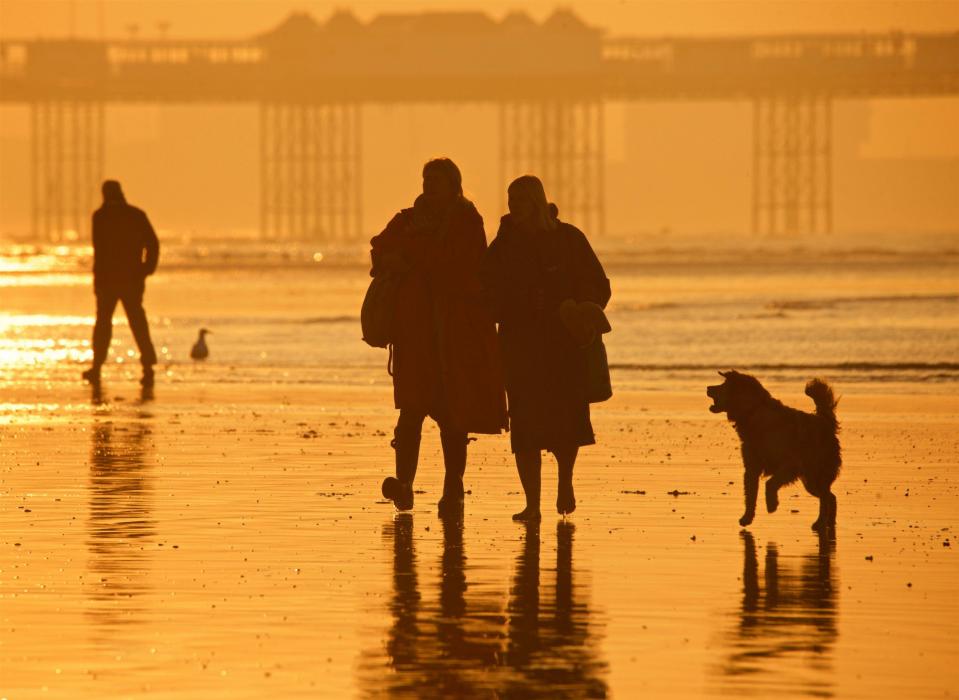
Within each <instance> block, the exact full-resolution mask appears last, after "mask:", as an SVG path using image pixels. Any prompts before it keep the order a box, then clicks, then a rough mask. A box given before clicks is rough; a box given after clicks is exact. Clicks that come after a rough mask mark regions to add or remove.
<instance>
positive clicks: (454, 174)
mask: <svg viewBox="0 0 959 700" xmlns="http://www.w3.org/2000/svg"><path fill="white" fill-rule="evenodd" d="M430 171H434V172H436V173H437V174H439V175H440V176H442V177H443V178H444V179H445V180H447V181H448V182H449V183H450V184H451V185H452V186H453V191H454V192H455V193H456V194H458V195H459V196H460V197H462V196H463V175H462V174H461V173H460V169H459V168H457V167H456V163H454V162H453V161H451V160H450V159H449V158H434V159H433V160H430V161H427V162H426V165H424V166H423V177H426V173H428V172H430Z"/></svg>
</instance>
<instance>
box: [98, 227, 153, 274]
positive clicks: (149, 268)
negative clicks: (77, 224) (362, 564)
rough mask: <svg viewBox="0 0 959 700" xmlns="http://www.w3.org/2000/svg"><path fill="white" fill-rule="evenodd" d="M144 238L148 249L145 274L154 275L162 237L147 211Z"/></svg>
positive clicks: (144, 264) (144, 243)
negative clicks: (158, 234)
mask: <svg viewBox="0 0 959 700" xmlns="http://www.w3.org/2000/svg"><path fill="white" fill-rule="evenodd" d="M143 238H144V241H143V246H144V247H145V248H146V251H147V257H146V260H145V261H144V262H143V274H144V275H152V274H153V273H154V272H156V269H157V263H158V262H160V239H159V238H157V234H156V231H154V230H153V225H152V224H150V220H149V219H148V218H147V215H146V213H144V214H143ZM94 245H95V244H94Z"/></svg>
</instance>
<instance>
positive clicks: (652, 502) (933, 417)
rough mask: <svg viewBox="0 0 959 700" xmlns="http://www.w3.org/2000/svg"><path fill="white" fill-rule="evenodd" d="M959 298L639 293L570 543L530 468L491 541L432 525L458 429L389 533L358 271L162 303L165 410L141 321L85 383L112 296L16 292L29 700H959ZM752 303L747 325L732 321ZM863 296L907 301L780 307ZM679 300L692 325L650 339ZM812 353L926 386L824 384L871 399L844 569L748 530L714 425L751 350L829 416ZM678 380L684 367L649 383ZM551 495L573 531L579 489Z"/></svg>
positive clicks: (863, 410) (945, 274)
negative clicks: (203, 330)
mask: <svg viewBox="0 0 959 700" xmlns="http://www.w3.org/2000/svg"><path fill="white" fill-rule="evenodd" d="M922 264H923V265H925V264H926V263H922ZM950 265H953V264H952V263H950V262H949V261H948V260H947V261H946V263H935V264H933V263H929V266H928V267H927V268H923V270H924V271H919V272H917V271H916V270H913V271H912V272H909V270H907V269H903V268H902V267H901V266H898V265H897V266H891V267H882V266H880V269H878V270H873V271H872V272H871V273H870V274H865V273H864V274H862V275H861V276H860V277H859V278H857V279H858V280H859V283H860V287H861V288H857V289H854V287H855V286H856V285H855V284H854V283H853V281H850V280H849V272H848V270H847V269H845V268H842V267H841V266H840V267H830V266H829V265H826V266H825V267H822V268H815V267H814V268H813V269H811V271H810V272H808V275H813V274H814V275H816V276H817V277H816V279H817V280H819V281H818V284H819V287H816V288H815V289H811V288H810V287H809V285H808V284H807V282H808V279H807V277H808V275H807V273H804V274H793V273H787V272H784V271H783V270H782V269H780V268H776V269H770V270H766V269H765V268H764V267H763V265H757V266H754V267H752V268H749V269H744V270H740V272H739V273H736V274H733V273H723V272H722V271H721V270H717V269H706V271H705V272H704V273H703V274H702V275H690V274H688V273H686V272H682V273H681V272H678V271H676V270H674V274H673V276H672V277H670V275H669V274H667V272H666V271H663V270H660V271H659V272H657V273H656V274H653V273H652V272H650V274H649V275H648V276H635V277H634V276H630V275H629V274H626V273H625V272H624V270H625V268H623V267H620V268H617V270H616V271H615V272H614V278H613V286H614V291H615V290H619V291H620V294H619V297H618V301H617V302H616V303H618V304H620V306H619V307H617V306H615V305H614V307H613V310H612V314H613V316H614V326H615V327H616V329H617V330H616V333H619V334H620V335H619V336H617V335H616V334H614V335H613V336H611V337H610V341H609V346H610V356H611V358H612V360H613V361H614V363H618V364H619V365H621V366H622V367H621V368H620V369H615V370H614V372H613V381H614V385H615V386H616V388H617V393H616V396H615V397H614V398H613V399H612V400H611V401H610V402H608V403H606V404H603V405H601V406H597V407H596V409H595V411H594V426H595V428H596V431H597V436H598V440H599V442H598V444H597V445H596V446H593V447H590V448H587V449H585V450H584V451H583V454H582V457H581V461H580V463H579V464H578V466H577V476H576V483H577V497H578V501H579V510H578V511H577V512H576V513H575V514H574V515H573V516H572V517H570V518H568V519H566V520H563V519H561V518H558V517H557V516H555V514H552V513H549V512H548V511H547V512H545V513H544V515H545V517H544V519H543V522H542V524H541V525H540V526H539V527H538V528H527V527H526V526H524V525H521V524H517V523H513V522H512V521H510V519H509V515H510V514H511V513H512V512H514V511H516V510H518V509H519V508H520V506H521V500H522V497H521V495H520V493H519V490H520V489H519V484H518V480H517V479H516V476H515V473H514V470H513V468H512V466H511V461H510V455H509V452H508V449H509V448H508V440H507V439H506V438H505V437H499V438H494V437H487V436H483V437H481V438H480V440H479V441H478V442H476V443H473V445H472V446H471V448H470V449H471V457H470V467H469V469H468V471H467V480H466V486H467V488H468V489H469V490H470V491H471V494H470V495H469V496H468V497H467V504H466V510H465V514H464V517H463V518H462V520H452V521H446V522H444V521H441V520H440V519H439V518H438V517H437V516H436V513H435V502H436V500H437V499H438V493H437V490H438V488H439V486H440V483H441V474H440V472H441V467H440V449H439V439H438V435H437V432H436V430H435V426H432V425H429V427H428V428H427V432H426V434H425V436H424V443H423V451H422V459H421V467H420V472H419V477H418V481H417V486H418V488H419V489H420V490H421V491H422V492H421V493H418V494H417V502H416V508H415V510H414V512H413V513H412V514H411V515H410V514H404V515H395V514H394V513H393V510H392V507H391V505H390V504H388V503H384V502H382V500H381V499H380V496H379V492H378V489H379V483H380V481H381V479H382V477H383V476H384V475H385V474H387V473H389V470H390V468H391V459H392V454H391V451H390V449H389V447H388V442H389V436H390V434H391V431H392V427H393V422H394V420H395V414H394V411H393V409H392V406H391V401H390V390H389V386H388V384H387V381H386V380H387V379H388V378H387V377H386V375H385V371H384V369H383V363H384V361H385V357H383V356H381V354H379V353H376V352H375V351H372V350H367V349H365V348H364V347H363V346H362V345H360V344H359V341H358V340H357V339H356V335H357V333H356V329H355V318H354V316H355V312H356V309H355V307H356V303H357V296H358V295H360V294H362V290H363V288H364V285H365V279H364V278H363V273H362V269H361V268H356V269H344V270H342V271H341V273H337V274H336V275H334V276H333V278H332V279H333V281H332V282H331V280H330V278H324V277H322V276H320V277H311V276H309V275H312V274H313V273H307V272H304V271H302V270H300V271H299V272H297V273H296V274H291V275H284V276H277V275H275V274H267V273H257V272H238V273H231V274H229V275H221V276H216V277H215V276H214V275H212V274H210V273H207V272H203V271H199V272H198V271H196V270H193V269H187V270H183V271H181V272H170V273H167V274H166V276H163V275H162V274H161V275H160V276H159V277H158V278H157V279H156V280H154V281H153V285H152V286H151V288H150V290H149V291H148V295H147V309H148V311H150V313H151V320H152V322H153V324H154V337H155V338H156V340H157V345H158V349H159V346H162V347H165V348H166V350H165V351H164V352H162V353H161V356H162V357H163V358H164V359H163V360H162V361H161V368H162V370H163V371H162V372H161V373H160V375H159V381H158V385H157V387H156V389H155V390H154V391H153V392H152V393H150V394H146V395H144V394H142V392H141V391H140V389H139V387H138V386H137V384H136V378H137V374H136V365H135V361H134V358H133V357H132V356H131V354H130V350H131V348H130V338H129V332H128V330H127V329H126V328H125V325H124V324H123V323H122V316H120V315H118V317H117V324H118V325H117V329H116V334H115V337H116V344H115V347H114V350H115V352H114V355H113V357H114V359H113V361H112V362H111V365H110V366H109V367H108V368H106V369H105V371H104V376H105V381H104V385H103V388H102V391H101V392H100V393H99V394H98V393H96V392H92V391H91V390H90V389H89V388H88V387H85V386H84V385H82V384H81V383H79V382H78V381H77V378H78V375H79V370H80V369H81V368H82V366H83V365H82V363H83V362H85V361H87V359H88V356H89V346H88V339H89V325H88V324H89V322H90V319H89V314H90V304H91V301H92V297H91V295H90V293H89V288H88V283H89V281H88V279H86V278H85V277H84V276H82V275H79V274H77V273H75V272H68V273H64V274H60V273H59V272H57V275H59V276H55V278H49V277H47V276H46V275H47V272H45V270H47V269H48V268H45V267H42V266H41V268H40V269H38V270H37V271H35V272H34V273H30V272H27V273H21V272H16V271H15V272H13V273H10V274H13V275H14V277H16V279H13V278H11V277H7V278H5V280H6V281H5V283H4V285H2V290H0V294H2V295H3V300H4V309H3V313H4V314H5V315H4V316H3V318H4V319H6V321H5V324H6V325H2V326H0V390H2V394H0V456H2V461H0V697H3V698H10V699H11V700H13V699H17V700H20V699H21V698H34V697H38V698H39V697H56V698H128V697H150V698H177V699H193V698H263V697H277V698H286V697H378V696H397V697H413V696H427V697H451V696H456V695H459V696H463V697H537V696H541V697H564V696H565V697H601V696H604V695H611V696H615V697H622V698H630V697H640V696H650V697H691V698H692V697H718V696H725V695H751V696H755V697H810V696H814V697H837V698H847V697H854V698H874V697H888V698H902V697H909V698H920V697H932V698H939V697H948V696H950V694H952V695H954V694H956V688H957V687H959V667H957V666H956V663H955V659H956V658H957V652H959V643H957V641H956V640H957V639H959V598H957V596H956V595H955V590H954V589H955V582H956V580H957V575H959V566H957V562H956V559H955V556H956V547H957V543H956V541H955V535H956V529H957V527H959V515H957V513H959V508H957V506H959V476H957V475H959V398H956V394H957V392H956V391H955V390H954V388H955V386H956V383H955V378H954V376H953V375H954V374H955V371H954V370H953V369H950V367H949V365H948V362H949V361H950V360H951V361H954V360H955V354H954V353H953V352H952V349H954V348H955V347H956V342H957V340H956V336H955V333H954V329H955V324H956V323H957V321H956V318H955V317H954V311H955V308H956V307H955V304H956V298H957V297H956V295H957V294H959V289H957V284H956V282H955V279H956V276H955V275H954V274H950V273H954V272H955V269H954V265H953V266H952V267H950ZM357 270H359V272H357ZM17 275H20V276H19V277H17ZM724 275H725V276H724ZM727 277H728V282H729V284H728V286H726V287H722V288H723V289H727V291H728V290H736V291H735V295H734V296H735V297H736V299H735V301H734V302H730V304H732V305H731V306H730V307H724V306H719V307H716V306H709V305H708V304H706V303H705V301H706V300H708V299H711V298H712V297H713V292H714V291H715V289H716V288H718V287H716V285H717V284H719V282H720V281H722V280H723V279H726V278H727ZM267 291H268V292H269V293H268V294H266V293H265V292H267ZM889 292H894V293H895V294H890V293H889ZM854 293H855V294H858V295H859V296H860V297H863V296H865V297H868V298H871V299H875V298H879V299H880V300H879V301H872V302H868V303H862V302H855V303H853V302H850V304H851V305H846V304H845V302H842V303H838V302H830V303H828V304H822V303H819V305H818V306H817V305H816V304H813V303H810V304H807V306H806V307H804V308H795V307H789V308H786V309H778V310H776V309H772V308H771V307H769V306H768V304H769V303H771V301H770V300H772V299H785V300H789V299H809V298H812V299H820V302H821V300H822V298H826V297H828V298H833V299H834V298H840V297H843V296H844V295H846V296H852V295H854ZM817 295H818V296H817ZM917 295H918V296H919V297H922V298H921V299H920V300H919V301H916V300H915V298H916V297H917ZM923 295H925V296H923ZM893 297H894V298H893ZM669 299H679V300H680V301H682V304H681V305H680V306H679V308H678V309H676V308H673V309H672V310H671V308H670V307H668V306H663V307H656V308H646V307H642V304H644V303H646V301H656V303H657V304H658V303H660V302H662V303H666V301H668V300H669ZM686 302H689V304H688V305H685V304H686ZM856 304H860V305H858V306H857V305H856ZM697 305H698V306H697ZM251 309H254V310H255V313H251V312H250V310H251ZM697 309H698V310H697ZM875 309H881V310H882V313H883V314H886V315H885V316H883V315H881V314H879V315H872V316H870V315H869V314H877V313H878V312H876V311H875ZM750 310H752V311H750ZM767 312H770V313H767ZM760 316H761V317H762V318H759V317H760ZM211 318H212V321H211ZM724 318H725V319H726V321H723V319H724ZM857 319H858V321H857ZM877 319H887V320H886V321H883V322H880V321H879V320H877ZM723 323H725V324H726V327H727V332H726V336H727V337H726V338H717V336H716V332H715V329H719V328H722V327H723ZM199 325H208V326H209V327H211V328H212V329H213V330H214V335H213V336H212V337H211V339H210V343H211V347H212V355H211V360H210V361H209V362H208V363H206V364H202V365H196V366H194V365H193V364H191V363H189V362H188V361H187V362H184V361H183V359H182V358H183V356H184V354H185V352H186V349H188V347H189V344H190V342H192V340H193V336H194V334H195V332H196V328H198V327H199ZM817 325H818V326H821V327H822V328H824V329H825V330H824V331H823V333H824V334H825V335H826V336H828V338H829V340H828V342H825V341H824V343H825V344H824V346H823V347H820V346H819V345H818V344H817V343H816V342H815V340H816V339H815V336H810V333H812V332H813V331H811V330H809V329H812V328H815V327H816V326H817ZM849 325H851V329H850V330H848V332H846V331H844V328H846V327H847V326H849ZM697 328H698V329H699V331H698V336H697ZM790 334H793V335H794V336H795V337H797V338H800V339H801V338H806V339H807V340H808V344H809V345H808V346H809V347H810V348H812V349H810V350H808V352H809V353H816V352H818V353H820V354H819V355H818V356H817V361H819V362H822V363H826V364H828V363H829V362H833V361H838V360H849V361H859V360H864V359H866V360H870V359H871V360H874V361H875V360H877V357H875V356H874V357H871V358H870V357H867V354H868V351H869V350H868V349H869V348H872V349H873V351H874V352H875V353H877V354H878V360H879V361H881V362H886V363H888V358H895V357H898V358H899V360H900V362H899V364H900V365H902V366H892V365H891V364H886V365H883V366H881V367H879V368H878V369H876V368H875V367H872V368H870V367H867V368H866V369H857V368H846V369H843V368H838V367H833V368H832V369H827V370H823V371H824V372H825V373H826V374H827V376H830V377H831V378H833V379H834V380H835V381H836V382H837V390H838V391H839V393H841V394H843V399H842V402H841V404H840V408H839V414H840V418H841V420H842V422H843V433H842V441H843V448H844V465H845V466H844V471H843V473H842V475H841V476H840V479H839V481H838V482H837V486H836V488H835V492H836V494H837V496H838V499H839V528H838V532H837V536H836V538H835V540H834V541H830V540H827V541H821V540H820V539H819V538H818V537H817V536H815V535H814V534H813V533H812V532H811V531H810V530H809V525H810V523H811V522H812V520H814V519H815V515H816V503H815V501H814V500H813V499H812V498H811V497H809V496H808V495H806V494H805V493H804V492H803V491H802V490H801V488H800V487H798V486H792V487H789V488H787V489H785V490H784V491H783V493H782V504H781V506H780V509H779V512H778V513H776V514H774V515H768V514H766V513H760V514H759V515H758V516H757V519H756V521H755V523H753V525H752V526H750V528H749V529H748V531H745V532H744V531H742V530H741V528H739V526H738V524H737V519H738V517H739V515H740V514H741V503H742V496H741V488H742V487H741V466H740V459H739V454H738V444H737V441H736V438H735V435H734V433H733V431H732V429H731V428H730V427H729V426H728V425H727V424H726V423H725V421H724V420H723V419H722V418H721V417H719V416H714V415H711V414H709V413H708V412H707V411H706V406H707V405H708V400H707V399H706V397H705V395H704V389H705V385H706V384H707V383H710V382H712V381H713V379H714V377H715V374H713V372H712V370H713V367H712V366H711V364H710V367H709V368H708V370H707V369H704V368H698V365H699V364H709V363H713V362H716V363H718V362H720V361H721V355H720V353H721V352H726V351H727V350H728V349H729V348H733V350H729V352H731V353H732V354H736V355H738V356H740V357H743V359H744V360H745V361H747V362H748V361H755V362H759V363H761V362H764V361H766V358H767V357H772V358H775V357H779V358H780V359H781V360H782V362H781V363H780V365H778V366H777V367H775V368H774V367H768V368H766V369H764V370H761V371H759V372H758V373H759V374H760V376H761V378H762V379H763V380H764V381H766V382H767V385H768V386H769V388H770V389H771V390H772V391H773V393H774V394H776V395H777V396H778V397H780V398H782V399H783V400H784V401H786V403H789V404H791V405H794V406H798V407H802V408H807V409H808V408H809V407H810V406H809V403H810V402H809V401H808V399H807V398H806V397H805V396H803V395H802V385H803V381H804V378H805V377H807V376H811V375H812V374H813V373H819V372H820V371H819V370H816V369H814V368H810V367H806V366H804V365H803V363H802V362H801V361H800V360H802V359H803V358H804V357H805V356H806V352H807V351H806V350H804V349H803V348H802V347H798V348H797V347H793V346H791V345H790V344H789V343H788V342H785V341H781V338H783V337H786V338H789V337H791V336H790ZM695 337H700V338H702V342H701V343H698V344H695V345H694V344H692V343H691V342H690V341H689V338H695ZM810 338H812V339H810ZM916 338H919V339H920V340H918V341H917V340H916ZM658 339H659V340H661V341H662V342H661V343H660V342H659V340H658ZM873 340H876V342H875V343H873V342H872V341H873ZM684 343H686V344H687V345H688V347H686V346H685V345H684ZM737 343H738V344H737ZM777 343H779V344H778V345H777ZM662 344H666V345H668V346H669V348H671V349H670V350H669V351H666V350H663V349H662V347H660V346H661V345H662ZM919 346H921V349H919V350H916V351H915V352H912V351H910V350H909V348H911V347H919ZM790 347H793V350H792V352H793V353H794V354H793V355H785V356H784V353H788V352H790V350H789V348H790ZM637 348H638V350H637ZM724 348H725V350H724ZM750 348H753V350H750ZM654 352H660V353H661V354H662V358H663V359H660V358H659V357H654V359H655V360H656V361H657V362H659V363H660V364H662V363H663V362H666V361H669V362H671V363H672V364H671V365H670V366H663V367H661V368H660V369H657V370H650V371H646V370H636V369H635V368H633V367H632V365H633V364H635V363H636V361H638V360H639V359H642V357H641V355H642V354H643V353H647V354H649V353H654ZM750 352H751V353H752V354H751V355H750V354H749V353H750ZM630 353H632V354H630ZM913 361H914V362H913ZM910 362H912V364H913V365H915V366H916V367H917V368H913V369H910V367H911V366H912V365H910ZM940 365H941V366H940ZM933 375H935V376H933ZM547 464H549V462H547ZM545 474H546V475H547V478H545V479H544V483H545V486H544V503H546V504H549V503H551V502H552V501H553V499H554V498H555V485H554V483H553V479H554V478H555V477H554V474H555V472H554V467H551V466H547V467H545Z"/></svg>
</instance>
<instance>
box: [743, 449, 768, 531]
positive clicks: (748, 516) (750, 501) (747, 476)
mask: <svg viewBox="0 0 959 700" xmlns="http://www.w3.org/2000/svg"><path fill="white" fill-rule="evenodd" d="M743 465H744V467H745V472H744V474H743V491H744V493H745V496H746V512H745V513H743V517H741V518H740V519H739V524H740V525H742V526H743V527H746V526H747V525H749V523H751V522H752V521H753V518H755V517H756V498H757V497H758V496H759V477H760V475H761V474H762V471H763V470H762V467H760V466H759V465H757V464H756V461H755V459H751V458H750V456H749V454H748V453H747V452H746V451H745V450H743Z"/></svg>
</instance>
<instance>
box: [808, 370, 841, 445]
mask: <svg viewBox="0 0 959 700" xmlns="http://www.w3.org/2000/svg"><path fill="white" fill-rule="evenodd" d="M806 396H808V397H809V398H811V399H812V400H813V401H814V402H815V404H816V415H817V416H819V418H820V419H822V420H823V421H825V422H826V423H828V424H829V427H830V428H831V429H832V430H833V432H836V431H838V430H839V422H838V421H837V420H836V406H837V405H838V404H839V401H838V400H837V399H836V397H835V396H833V393H832V387H830V386H829V385H828V384H826V382H824V381H823V380H822V379H811V380H810V381H809V383H808V384H806Z"/></svg>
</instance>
